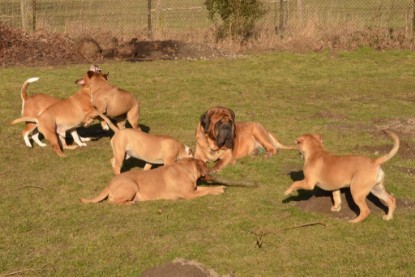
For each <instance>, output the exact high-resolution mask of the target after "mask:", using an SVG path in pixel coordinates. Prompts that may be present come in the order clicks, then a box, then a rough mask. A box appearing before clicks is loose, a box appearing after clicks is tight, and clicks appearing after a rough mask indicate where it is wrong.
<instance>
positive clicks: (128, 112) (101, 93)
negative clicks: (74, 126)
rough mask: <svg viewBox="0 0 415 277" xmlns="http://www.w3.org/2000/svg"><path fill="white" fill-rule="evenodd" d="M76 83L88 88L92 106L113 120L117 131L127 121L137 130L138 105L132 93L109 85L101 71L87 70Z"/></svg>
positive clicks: (105, 75) (106, 76)
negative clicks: (115, 122)
mask: <svg viewBox="0 0 415 277" xmlns="http://www.w3.org/2000/svg"><path fill="white" fill-rule="evenodd" d="M93 67H96V68H98V67H97V66H93ZM91 68H92V67H91ZM76 83H77V84H79V85H83V86H85V85H86V86H88V87H89V88H90V90H91V102H92V105H93V106H94V107H95V108H96V109H97V110H98V111H99V112H101V113H103V114H106V115H107V116H108V117H110V118H113V119H115V120H116V121H117V126H118V128H119V129H123V128H125V123H126V121H127V120H128V122H129V123H130V125H131V126H132V127H133V129H139V125H138V121H139V117H140V103H139V102H138V100H137V99H136V98H135V96H134V95H133V94H132V93H130V92H128V91H125V90H123V89H120V88H117V87H116V86H112V85H110V84H109V83H108V74H102V73H101V70H89V71H88V72H87V73H86V74H85V75H84V78H83V79H81V80H77V81H76Z"/></svg>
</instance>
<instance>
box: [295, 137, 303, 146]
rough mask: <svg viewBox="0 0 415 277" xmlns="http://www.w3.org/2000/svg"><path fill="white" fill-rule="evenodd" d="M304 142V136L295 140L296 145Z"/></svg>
mask: <svg viewBox="0 0 415 277" xmlns="http://www.w3.org/2000/svg"><path fill="white" fill-rule="evenodd" d="M303 141H304V136H301V137H298V138H296V139H295V143H296V144H300V143H303Z"/></svg>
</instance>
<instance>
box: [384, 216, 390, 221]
mask: <svg viewBox="0 0 415 277" xmlns="http://www.w3.org/2000/svg"><path fill="white" fill-rule="evenodd" d="M382 218H383V220H386V221H388V220H391V219H392V216H391V215H384V216H383V217H382Z"/></svg>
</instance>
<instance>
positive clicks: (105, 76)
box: [102, 72, 110, 81]
mask: <svg viewBox="0 0 415 277" xmlns="http://www.w3.org/2000/svg"><path fill="white" fill-rule="evenodd" d="M102 76H103V77H104V78H105V80H107V81H108V76H110V73H109V72H108V73H107V74H102Z"/></svg>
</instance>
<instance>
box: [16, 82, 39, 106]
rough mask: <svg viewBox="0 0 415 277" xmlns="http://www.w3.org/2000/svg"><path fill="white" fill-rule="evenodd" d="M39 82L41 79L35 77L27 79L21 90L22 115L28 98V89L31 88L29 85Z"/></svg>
mask: <svg viewBox="0 0 415 277" xmlns="http://www.w3.org/2000/svg"><path fill="white" fill-rule="evenodd" d="M37 81H39V77H33V78H29V79H27V80H26V81H25V82H24V83H23V86H22V89H21V90H20V97H22V114H23V109H24V104H25V101H26V100H27V98H28V96H27V87H28V86H29V84H31V83H34V82H37Z"/></svg>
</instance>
